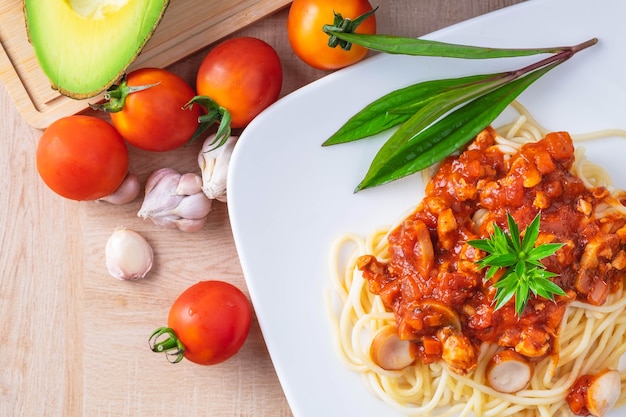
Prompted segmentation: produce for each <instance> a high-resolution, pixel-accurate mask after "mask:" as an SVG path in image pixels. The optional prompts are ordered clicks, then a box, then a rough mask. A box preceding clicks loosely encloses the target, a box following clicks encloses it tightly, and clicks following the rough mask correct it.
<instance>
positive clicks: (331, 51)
mask: <svg viewBox="0 0 626 417" xmlns="http://www.w3.org/2000/svg"><path fill="white" fill-rule="evenodd" d="M371 10H372V6H371V4H370V3H369V1H367V0H345V1H341V2H337V1H333V0H294V1H293V2H292V3H291V6H290V8H289V15H288V17H287V36H288V38H289V43H290V44H291V48H292V49H293V51H294V52H295V53H296V55H298V57H300V59H302V60H303V61H304V62H306V63H307V64H309V65H311V66H312V67H315V68H318V69H322V70H336V69H339V68H343V67H346V66H348V65H352V64H354V63H356V62H358V61H360V60H362V59H363V58H365V56H366V55H367V52H368V50H367V49H366V48H364V47H362V46H359V45H352V47H351V48H350V50H349V51H346V50H344V49H342V48H340V47H335V48H331V47H329V46H328V35H327V34H326V33H324V31H323V30H322V28H323V26H324V25H327V24H328V25H332V24H333V21H334V17H335V13H339V14H341V16H342V17H343V18H349V19H352V20H354V19H355V18H357V17H359V16H361V15H363V14H365V13H367V12H370V11H371ZM355 33H366V34H375V33H376V17H375V16H374V15H372V16H370V17H369V18H367V19H366V20H365V21H363V23H361V24H360V25H359V26H358V27H357V28H356V30H355Z"/></svg>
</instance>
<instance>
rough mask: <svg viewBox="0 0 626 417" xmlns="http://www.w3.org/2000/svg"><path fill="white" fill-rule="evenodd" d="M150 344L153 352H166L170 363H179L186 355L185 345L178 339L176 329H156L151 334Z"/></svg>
mask: <svg viewBox="0 0 626 417" xmlns="http://www.w3.org/2000/svg"><path fill="white" fill-rule="evenodd" d="M162 336H163V337H162ZM148 344H149V346H150V349H151V350H152V351H153V352H156V353H161V352H164V353H165V357H166V358H167V360H168V362H170V363H178V362H180V361H181V360H183V358H184V357H185V346H184V345H183V343H182V342H181V341H180V339H178V336H176V333H175V332H174V330H173V329H171V328H169V327H159V328H158V329H156V330H155V331H154V332H153V333H152V334H151V335H150V338H149V340H148Z"/></svg>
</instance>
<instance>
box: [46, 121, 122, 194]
mask: <svg viewBox="0 0 626 417" xmlns="http://www.w3.org/2000/svg"><path fill="white" fill-rule="evenodd" d="M36 157H37V171H38V172H39V176H40V177H41V179H42V180H43V181H44V182H45V183H46V185H47V186H48V187H50V189H51V190H52V191H54V192H55V193H57V194H59V195H61V196H63V197H65V198H69V199H72V200H97V199H98V198H102V197H106V196H108V195H110V194H112V193H113V192H114V191H115V190H117V188H118V187H119V186H120V184H121V183H122V181H123V180H124V177H125V176H126V173H127V171H128V150H127V149H126V144H125V143H124V140H123V139H122V137H121V136H120V134H119V133H118V132H117V130H115V128H114V127H113V126H111V125H110V124H109V123H107V122H106V121H104V120H102V119H99V118H97V117H92V116H83V115H76V116H69V117H64V118H62V119H59V120H57V121H55V122H54V123H52V124H51V125H50V126H49V127H48V128H47V129H46V130H45V131H44V133H43V134H42V135H41V138H40V139H39V144H38V145H37V156H36Z"/></svg>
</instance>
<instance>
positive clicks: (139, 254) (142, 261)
mask: <svg viewBox="0 0 626 417" xmlns="http://www.w3.org/2000/svg"><path fill="white" fill-rule="evenodd" d="M153 259H154V253H153V251H152V246H150V244H149V243H148V241H147V240H146V239H145V238H144V237H143V236H142V235H140V234H139V233H137V232H135V231H134V230H130V229H126V228H123V227H120V228H117V229H115V230H114V231H113V233H112V234H111V236H110V237H109V239H108V240H107V243H106V247H105V260H106V266H107V270H108V272H109V274H110V275H111V276H112V277H114V278H117V279H120V280H136V279H140V278H143V277H145V276H146V274H147V273H148V272H149V271H150V269H152V262H153Z"/></svg>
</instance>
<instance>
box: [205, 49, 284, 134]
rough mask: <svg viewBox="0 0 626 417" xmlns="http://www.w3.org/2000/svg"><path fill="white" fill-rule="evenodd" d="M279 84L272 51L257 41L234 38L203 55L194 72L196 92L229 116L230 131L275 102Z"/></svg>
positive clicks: (280, 76) (279, 70) (279, 71)
mask: <svg viewBox="0 0 626 417" xmlns="http://www.w3.org/2000/svg"><path fill="white" fill-rule="evenodd" d="M282 83H283V72H282V67H281V63H280V58H279V57H278V54H277V53H276V51H275V50H274V48H272V46H270V45H269V44H267V43H266V42H264V41H262V40H260V39H256V38H251V37H238V38H232V39H228V40H226V41H224V42H222V43H220V44H218V45H217V46H216V47H215V48H213V49H212V50H211V51H210V52H209V53H208V54H207V55H206V57H205V58H204V60H203V61H202V64H201V65H200V68H199V69H198V75H197V79H196V90H197V93H198V95H200V96H206V97H209V98H211V99H212V100H214V101H215V102H216V103H217V104H218V105H220V106H222V107H224V108H225V109H227V110H228V111H229V112H230V115H231V117H232V121H231V127H233V128H242V127H245V126H246V125H247V124H248V123H250V121H252V119H254V118H255V117H256V116H257V115H258V114H259V113H261V111H263V110H264V109H265V108H267V107H268V106H269V105H270V104H272V103H274V102H275V101H276V100H277V99H278V97H279V95H280V89H281V87H282Z"/></svg>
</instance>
